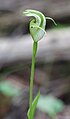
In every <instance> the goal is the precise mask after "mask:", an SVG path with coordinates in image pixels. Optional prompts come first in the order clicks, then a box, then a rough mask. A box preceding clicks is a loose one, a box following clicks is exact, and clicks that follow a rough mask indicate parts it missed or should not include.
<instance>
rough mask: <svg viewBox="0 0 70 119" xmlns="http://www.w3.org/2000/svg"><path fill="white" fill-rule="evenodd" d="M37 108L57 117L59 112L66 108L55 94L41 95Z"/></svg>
mask: <svg viewBox="0 0 70 119" xmlns="http://www.w3.org/2000/svg"><path fill="white" fill-rule="evenodd" d="M37 108H38V109H39V110H41V111H43V112H45V113H47V114H48V115H49V116H50V117H51V118H53V117H55V116H56V114H57V113H58V112H61V111H62V110H63V108H64V103H63V102H62V101H61V100H59V99H56V98H55V97H53V96H42V95H41V96H40V98H39V101H38V104H37Z"/></svg>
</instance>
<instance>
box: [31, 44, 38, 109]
mask: <svg viewBox="0 0 70 119" xmlns="http://www.w3.org/2000/svg"><path fill="white" fill-rule="evenodd" d="M36 52H37V42H34V43H33V53H32V66H31V77H30V102H29V105H30V107H31V106H32V99H33V80H34V70H35V57H36Z"/></svg>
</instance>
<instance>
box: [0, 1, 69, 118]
mask: <svg viewBox="0 0 70 119" xmlns="http://www.w3.org/2000/svg"><path fill="white" fill-rule="evenodd" d="M29 8H30V9H35V10H39V11H41V12H42V13H44V15H45V16H49V17H52V18H53V19H54V20H55V21H56V23H57V26H54V24H53V23H52V22H51V21H48V20H47V24H46V31H47V34H46V35H45V36H44V38H43V39H42V40H41V41H40V42H39V45H38V52H37V57H36V67H35V80H34V91H33V92H34V93H33V95H34V97H35V96H36V94H37V91H38V90H40V92H41V95H42V96H43V98H42V97H41V99H40V100H41V101H42V103H41V108H42V109H41V108H39V107H40V106H39V105H38V108H37V110H36V113H35V119H50V115H51V118H52V116H53V115H54V114H55V118H56V119H70V0H59V1H58V0H0V119H27V110H28V105H29V102H28V100H29V79H30V69H31V57H32V38H31V36H30V34H29V22H30V20H31V19H30V18H28V17H25V16H24V15H23V11H25V10H26V9H29ZM51 96H52V97H51ZM45 97H48V99H49V100H50V101H49V102H48V99H46V104H45V101H44V98H45ZM43 105H44V107H47V109H46V108H45V110H43ZM57 105H58V106H57ZM57 107H60V108H57ZM40 109H41V110H40ZM56 110H57V111H56ZM50 113H51V114H50ZM53 113H54V114H53Z"/></svg>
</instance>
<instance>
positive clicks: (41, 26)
mask: <svg viewBox="0 0 70 119" xmlns="http://www.w3.org/2000/svg"><path fill="white" fill-rule="evenodd" d="M24 14H25V15H26V16H29V17H30V16H33V17H34V18H33V19H32V20H31V22H30V33H31V36H32V38H33V40H34V41H35V42H37V41H39V40H41V39H42V38H43V36H44V35H45V33H46V31H45V27H46V19H49V20H52V21H53V22H54V24H55V25H56V23H55V21H54V20H53V19H52V18H50V17H45V16H44V15H43V14H42V13H41V12H39V11H37V10H31V9H28V10H25V12H24Z"/></svg>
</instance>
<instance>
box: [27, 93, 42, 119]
mask: <svg viewBox="0 0 70 119" xmlns="http://www.w3.org/2000/svg"><path fill="white" fill-rule="evenodd" d="M39 97H40V92H38V94H37V96H36V98H35V99H34V101H33V103H32V106H31V108H29V110H28V119H33V118H34V114H35V110H36V106H37V103H38V100H39Z"/></svg>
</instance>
